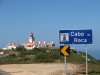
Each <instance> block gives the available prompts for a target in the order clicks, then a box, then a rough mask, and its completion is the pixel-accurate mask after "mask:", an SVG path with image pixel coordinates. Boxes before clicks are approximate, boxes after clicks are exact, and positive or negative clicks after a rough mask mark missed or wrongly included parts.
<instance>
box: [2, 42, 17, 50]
mask: <svg viewBox="0 0 100 75" xmlns="http://www.w3.org/2000/svg"><path fill="white" fill-rule="evenodd" d="M18 46H19V44H15V43H9V44H7V45H6V47H5V48H3V50H12V49H16V47H18Z"/></svg>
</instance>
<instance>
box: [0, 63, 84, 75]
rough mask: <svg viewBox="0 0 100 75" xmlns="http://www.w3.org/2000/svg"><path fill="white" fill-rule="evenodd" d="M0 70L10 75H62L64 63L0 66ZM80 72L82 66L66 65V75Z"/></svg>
mask: <svg viewBox="0 0 100 75" xmlns="http://www.w3.org/2000/svg"><path fill="white" fill-rule="evenodd" d="M0 70H2V71H5V72H7V73H9V74H10V75H64V63H41V64H9V65H0ZM82 71H84V68H83V67H82V65H80V64H72V63H67V71H66V72H67V74H68V75H82V74H79V73H80V72H82ZM0 75H6V74H0Z"/></svg>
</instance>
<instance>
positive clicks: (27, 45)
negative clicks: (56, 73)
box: [23, 32, 54, 49]
mask: <svg viewBox="0 0 100 75" xmlns="http://www.w3.org/2000/svg"><path fill="white" fill-rule="evenodd" d="M53 44H54V43H53V41H52V42H45V41H43V42H41V41H38V42H35V37H34V36H33V33H32V32H31V33H30V36H29V42H25V43H24V44H23V46H24V47H25V48H26V49H33V48H35V47H36V48H40V47H47V46H48V47H52V45H53Z"/></svg>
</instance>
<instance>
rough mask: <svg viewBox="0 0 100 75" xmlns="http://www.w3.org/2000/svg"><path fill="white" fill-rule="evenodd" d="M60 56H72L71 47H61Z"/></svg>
mask: <svg viewBox="0 0 100 75" xmlns="http://www.w3.org/2000/svg"><path fill="white" fill-rule="evenodd" d="M60 54H61V55H63V56H69V55H70V46H60Z"/></svg>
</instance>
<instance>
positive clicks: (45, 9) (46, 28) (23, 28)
mask: <svg viewBox="0 0 100 75" xmlns="http://www.w3.org/2000/svg"><path fill="white" fill-rule="evenodd" d="M61 29H62V30H63V29H64V30H67V29H92V30H93V44H92V45H89V46H88V48H89V49H90V50H91V51H90V52H92V51H93V52H92V54H93V53H95V52H96V53H100V51H99V49H100V46H99V42H100V40H99V38H100V35H99V32H100V0H0V47H4V46H5V45H6V44H7V43H9V42H14V43H17V41H18V40H19V42H20V44H22V43H24V42H26V41H28V38H29V33H30V32H33V33H34V36H35V37H36V41H54V42H55V44H56V45H59V30H61ZM75 47H76V48H82V49H84V48H85V47H84V45H75ZM96 53H95V54H96ZM98 55H99V54H98ZM98 58H99V57H98Z"/></svg>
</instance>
